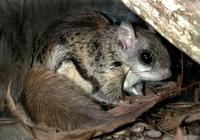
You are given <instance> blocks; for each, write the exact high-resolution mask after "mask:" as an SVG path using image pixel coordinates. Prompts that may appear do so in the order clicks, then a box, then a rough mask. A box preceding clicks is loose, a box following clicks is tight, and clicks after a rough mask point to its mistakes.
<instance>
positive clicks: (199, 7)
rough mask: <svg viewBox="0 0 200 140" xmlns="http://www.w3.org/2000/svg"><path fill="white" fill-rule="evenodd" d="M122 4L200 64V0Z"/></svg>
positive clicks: (138, 0) (130, 0)
mask: <svg viewBox="0 0 200 140" xmlns="http://www.w3.org/2000/svg"><path fill="white" fill-rule="evenodd" d="M122 2H123V3H124V4H125V5H126V6H127V7H128V8H130V9H131V10H132V11H134V12H135V13H137V14H138V15H139V16H140V17H141V18H143V19H144V20H145V21H146V22H148V23H149V24H150V25H152V26H153V27H154V28H155V29H156V30H157V31H158V32H159V33H160V34H161V35H162V36H164V37H165V38H166V39H168V40H169V41H170V42H171V43H172V44H174V45H175V46H176V47H177V48H179V49H180V50H182V51H183V52H185V53H186V54H187V55H189V56H190V57H191V58H192V59H194V60H195V61H196V62H198V63H199V64H200V1H199V0H122Z"/></svg>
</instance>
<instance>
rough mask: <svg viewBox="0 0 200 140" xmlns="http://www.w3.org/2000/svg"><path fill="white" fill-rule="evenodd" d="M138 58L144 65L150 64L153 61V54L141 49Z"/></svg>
mask: <svg viewBox="0 0 200 140" xmlns="http://www.w3.org/2000/svg"><path fill="white" fill-rule="evenodd" d="M140 60H141V61H142V63H144V64H146V65H150V64H152V62H153V55H152V53H151V52H149V51H148V50H143V51H142V52H141V54H140Z"/></svg>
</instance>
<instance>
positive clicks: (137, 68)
mask: <svg viewBox="0 0 200 140" xmlns="http://www.w3.org/2000/svg"><path fill="white" fill-rule="evenodd" d="M37 45H38V48H41V49H38V51H36V57H35V59H34V62H33V64H34V66H38V65H39V66H41V67H45V68H48V69H50V70H54V71H56V72H58V73H62V74H64V75H66V76H67V77H70V78H69V79H71V80H72V81H74V83H76V84H77V85H79V86H80V87H82V89H84V91H86V92H87V93H88V95H89V96H91V97H92V98H94V99H95V100H97V101H99V102H105V103H111V104H112V103H113V102H114V101H119V100H121V99H122V90H121V89H122V88H121V87H122V85H123V88H124V90H125V91H127V92H133V94H135V95H138V94H142V92H141V88H140V87H141V85H140V84H138V83H140V82H142V81H159V80H163V79H165V78H168V77H169V76H170V75H171V73H170V64H171V62H170V57H169V55H168V52H167V50H166V48H165V47H164V46H163V45H162V43H161V41H160V40H159V38H158V37H157V36H156V35H155V34H154V33H152V32H150V31H148V30H145V29H143V28H135V29H133V27H132V26H131V24H129V23H126V22H122V23H121V24H120V25H119V26H118V25H111V24H110V23H109V21H108V19H107V18H105V17H104V16H102V15H101V14H99V13H97V12H89V13H77V14H72V15H71V16H68V17H65V18H62V19H58V20H56V21H55V22H54V23H52V24H51V25H50V26H48V27H47V28H46V29H45V31H44V32H43V33H42V34H41V35H40V37H39V39H38V42H37ZM72 67H74V68H72ZM73 70H75V71H76V72H74V73H76V76H75V77H72V76H70V73H71V72H72V71H73ZM72 73H73V72H72ZM126 73H128V74H127V76H126ZM77 77H79V78H77ZM80 77H81V78H82V80H80V79H81V78H80ZM124 79H125V81H124V83H123V80H124ZM83 83H84V84H83ZM134 85H135V86H134Z"/></svg>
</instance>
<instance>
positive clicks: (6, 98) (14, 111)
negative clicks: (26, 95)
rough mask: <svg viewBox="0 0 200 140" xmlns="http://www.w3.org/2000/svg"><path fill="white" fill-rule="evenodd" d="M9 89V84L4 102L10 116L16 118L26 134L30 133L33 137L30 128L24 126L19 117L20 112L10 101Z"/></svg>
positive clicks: (24, 123) (11, 100)
mask: <svg viewBox="0 0 200 140" xmlns="http://www.w3.org/2000/svg"><path fill="white" fill-rule="evenodd" d="M10 88H11V82H10V83H9V85H8V89H7V93H6V96H5V101H6V103H7V105H8V108H9V110H10V112H11V114H12V115H13V116H14V117H16V118H17V120H18V121H19V122H20V123H21V124H22V125H23V127H24V128H25V129H26V130H27V131H28V132H30V133H31V134H32V135H33V136H35V135H34V133H33V131H32V129H31V127H29V126H28V125H27V124H26V122H25V121H24V120H23V119H22V116H21V114H20V112H19V111H18V110H17V107H16V105H15V103H14V101H13V99H12V96H11V91H10Z"/></svg>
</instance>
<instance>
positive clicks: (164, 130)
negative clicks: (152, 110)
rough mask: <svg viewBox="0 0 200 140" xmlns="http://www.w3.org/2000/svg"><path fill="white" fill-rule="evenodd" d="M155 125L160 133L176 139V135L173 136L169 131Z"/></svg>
mask: <svg viewBox="0 0 200 140" xmlns="http://www.w3.org/2000/svg"><path fill="white" fill-rule="evenodd" d="M155 125H156V127H157V128H158V129H159V130H160V131H162V132H163V133H165V134H167V135H168V136H170V137H172V138H175V136H174V135H172V134H170V133H168V132H167V131H165V130H163V129H162V128H161V127H160V126H159V125H158V124H155Z"/></svg>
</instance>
